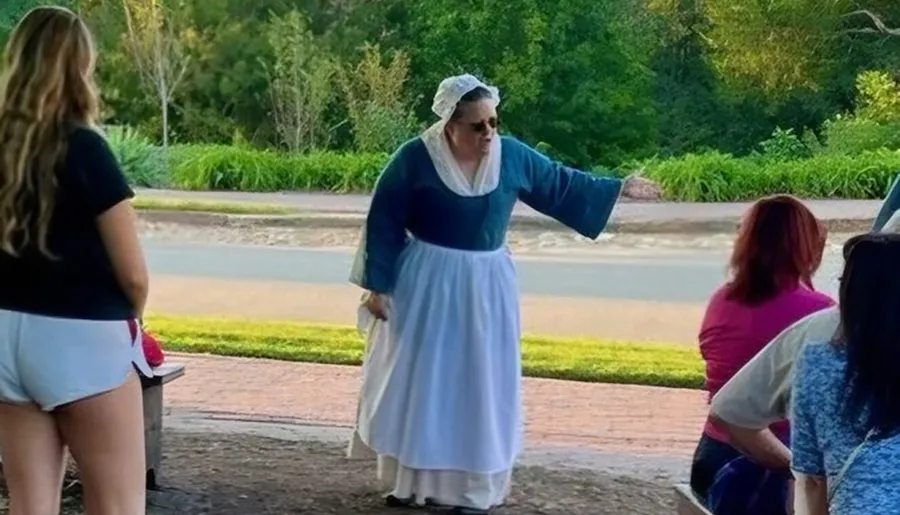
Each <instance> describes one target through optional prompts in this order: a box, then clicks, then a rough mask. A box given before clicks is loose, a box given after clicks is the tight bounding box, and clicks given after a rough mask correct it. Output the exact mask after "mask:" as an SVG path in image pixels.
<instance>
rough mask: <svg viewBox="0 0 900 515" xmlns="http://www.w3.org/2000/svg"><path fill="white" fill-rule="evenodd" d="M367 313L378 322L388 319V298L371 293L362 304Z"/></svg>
mask: <svg viewBox="0 0 900 515" xmlns="http://www.w3.org/2000/svg"><path fill="white" fill-rule="evenodd" d="M363 305H364V306H365V307H366V309H368V310H369V313H372V315H374V316H375V318H377V319H379V320H387V319H388V297H387V295H383V294H381V293H375V292H372V293H370V294H369V297H368V298H367V299H366V301H365V303H364V304H363Z"/></svg>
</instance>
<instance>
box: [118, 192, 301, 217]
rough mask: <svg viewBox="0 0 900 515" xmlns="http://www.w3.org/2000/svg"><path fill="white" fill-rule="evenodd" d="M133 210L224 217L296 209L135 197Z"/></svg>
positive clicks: (267, 213)
mask: <svg viewBox="0 0 900 515" xmlns="http://www.w3.org/2000/svg"><path fill="white" fill-rule="evenodd" d="M132 205H134V208H135V209H138V210H146V211H189V212H194V213H220V214H226V215H291V214H297V213H298V211H297V210H296V209H291V208H289V207H284V206H274V205H272V204H262V203H256V202H220V201H210V200H191V199H172V198H156V197H140V196H137V197H135V198H134V199H133V200H132Z"/></svg>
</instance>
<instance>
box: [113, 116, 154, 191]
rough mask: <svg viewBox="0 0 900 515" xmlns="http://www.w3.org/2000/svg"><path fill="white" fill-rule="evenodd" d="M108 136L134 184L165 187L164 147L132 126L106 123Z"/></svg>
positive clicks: (120, 164) (130, 181) (123, 168)
mask: <svg viewBox="0 0 900 515" xmlns="http://www.w3.org/2000/svg"><path fill="white" fill-rule="evenodd" d="M106 138H107V141H109V146H110V148H112V151H113V153H114V154H115V155H116V158H118V160H119V166H121V167H122V171H123V172H124V173H125V176H126V177H127V178H128V182H129V183H130V184H131V185H132V186H140V187H143V188H162V187H165V186H167V185H168V177H167V174H166V166H165V161H164V160H163V154H162V149H160V148H159V147H157V146H156V145H154V144H153V142H151V141H150V139H149V138H146V137H145V136H143V135H142V134H141V133H139V132H138V131H136V130H134V129H132V128H130V127H107V129H106Z"/></svg>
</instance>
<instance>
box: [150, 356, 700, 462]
mask: <svg viewBox="0 0 900 515" xmlns="http://www.w3.org/2000/svg"><path fill="white" fill-rule="evenodd" d="M170 360H171V361H173V362H176V361H177V362H181V363H185V364H186V365H187V367H188V373H187V375H186V376H185V377H184V378H182V379H179V380H178V381H176V382H174V383H171V384H170V385H168V386H167V387H166V402H167V405H168V406H169V407H171V408H173V409H179V410H190V411H200V412H204V413H211V414H222V415H229V416H233V417H238V418H245V419H250V420H255V419H262V420H266V419H269V420H280V421H284V420H287V421H291V422H298V423H308V424H317V425H330V426H342V427H349V426H351V425H352V424H353V417H354V415H355V411H356V396H357V393H358V389H359V386H360V381H361V374H360V371H359V369H358V368H356V367H342V366H331V365H311V364H303V363H288V362H281V361H270V360H253V359H243V358H226V357H218V356H196V355H181V354H175V355H172V356H171V357H170ZM525 411H526V419H527V426H526V427H527V438H528V443H529V445H531V446H535V445H540V446H560V447H569V448H571V447H578V448H580V449H583V450H594V451H599V452H610V453H629V454H635V455H648V456H654V455H655V456H669V457H679V458H683V457H687V456H688V455H689V454H690V453H691V452H692V450H693V446H694V445H695V443H696V439H697V438H698V437H699V434H700V430H701V428H702V424H703V420H704V417H705V413H706V408H705V403H704V394H703V393H702V392H698V391H691V390H677V389H667V388H654V387H642V386H621V385H618V386H617V385H608V384H589V383H573V382H565V381H553V380H545V379H526V380H525Z"/></svg>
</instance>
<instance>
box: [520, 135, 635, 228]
mask: <svg viewBox="0 0 900 515" xmlns="http://www.w3.org/2000/svg"><path fill="white" fill-rule="evenodd" d="M513 148H514V150H515V151H516V152H517V153H518V154H520V155H521V159H522V166H523V167H524V176H525V184H524V186H523V188H522V189H521V191H520V192H519V199H521V200H522V202H525V203H526V204H528V205H529V206H531V207H532V208H534V209H535V210H537V211H539V212H541V213H543V214H545V215H547V216H549V217H551V218H554V219H556V220H557V221H559V222H560V223H562V224H564V225H566V226H568V227H570V228H571V229H574V230H575V231H576V232H578V233H579V234H581V235H582V236H586V237H588V238H592V239H593V238H596V237H597V236H599V235H600V233H601V232H603V229H604V228H605V227H606V224H607V222H608V221H609V218H610V215H611V214H612V211H613V207H615V205H616V201H617V200H618V198H619V194H620V193H621V192H622V185H623V181H622V180H621V179H615V178H609V177H597V176H595V175H592V174H589V173H585V172H582V171H579V170H575V169H572V168H569V167H567V166H564V165H563V164H561V163H557V162H553V161H551V160H550V159H549V158H548V157H546V156H544V155H543V154H541V153H539V152H538V151H536V150H534V149H532V148H530V147H528V146H527V145H525V144H523V143H519V142H514V147H513Z"/></svg>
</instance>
